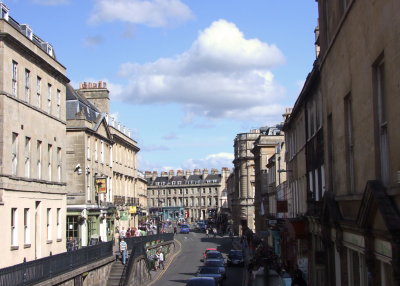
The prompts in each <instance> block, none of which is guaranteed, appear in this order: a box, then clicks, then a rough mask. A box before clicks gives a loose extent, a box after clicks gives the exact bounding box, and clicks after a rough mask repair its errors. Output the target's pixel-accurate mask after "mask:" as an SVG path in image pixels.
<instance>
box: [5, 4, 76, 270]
mask: <svg viewBox="0 0 400 286" xmlns="http://www.w3.org/2000/svg"><path fill="white" fill-rule="evenodd" d="M0 51H1V53H0V58H1V60H0V78H1V80H0V114H1V115H0V130H1V132H0V142H1V144H0V158H1V161H0V213H1V217H0V233H1V237H2V240H1V241H2V243H1V246H0V252H1V255H2V259H1V261H0V268H3V267H6V266H10V265H14V264H18V263H22V262H23V261H24V259H26V260H27V261H31V260H34V259H37V258H41V257H45V256H48V255H51V254H57V253H60V252H63V251H65V250H66V244H65V242H66V241H65V219H64V218H65V214H66V189H65V185H66V176H65V147H66V145H65V142H66V132H65V129H66V123H65V101H64V98H65V93H66V91H65V85H66V84H67V83H68V82H69V80H68V78H67V77H66V76H65V74H66V69H65V67H64V66H63V65H62V64H60V63H59V62H58V61H57V59H56V56H55V50H54V49H53V47H52V45H51V44H49V43H48V42H46V41H45V40H43V39H41V38H40V37H39V36H38V35H37V34H35V33H33V30H32V28H31V27H30V26H29V25H27V24H19V23H18V22H17V21H16V20H14V19H13V18H12V17H11V16H10V15H9V10H8V8H7V7H6V5H4V4H3V3H0Z"/></svg>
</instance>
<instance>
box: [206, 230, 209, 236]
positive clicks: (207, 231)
mask: <svg viewBox="0 0 400 286" xmlns="http://www.w3.org/2000/svg"><path fill="white" fill-rule="evenodd" d="M209 233H210V231H209V230H208V228H206V236H207V237H210V235H209Z"/></svg>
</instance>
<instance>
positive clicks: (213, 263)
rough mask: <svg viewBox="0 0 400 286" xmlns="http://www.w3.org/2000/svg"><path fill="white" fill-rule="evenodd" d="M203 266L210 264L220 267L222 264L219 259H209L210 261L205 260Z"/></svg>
mask: <svg viewBox="0 0 400 286" xmlns="http://www.w3.org/2000/svg"><path fill="white" fill-rule="evenodd" d="M204 264H205V266H211V267H222V266H224V264H223V262H222V261H220V260H211V261H206V262H205V263H204Z"/></svg>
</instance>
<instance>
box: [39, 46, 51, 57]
mask: <svg viewBox="0 0 400 286" xmlns="http://www.w3.org/2000/svg"><path fill="white" fill-rule="evenodd" d="M40 45H41V46H42V49H43V50H44V51H45V52H46V53H48V54H49V55H50V56H51V57H53V58H54V54H53V46H52V45H50V44H49V43H47V42H42V43H41V44H40Z"/></svg>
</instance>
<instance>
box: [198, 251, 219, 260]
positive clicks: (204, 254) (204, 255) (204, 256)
mask: <svg viewBox="0 0 400 286" xmlns="http://www.w3.org/2000/svg"><path fill="white" fill-rule="evenodd" d="M210 250H217V249H216V248H206V251H204V253H203V258H202V259H201V261H203V260H204V259H205V258H206V255H207V252H209V251H210Z"/></svg>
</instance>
